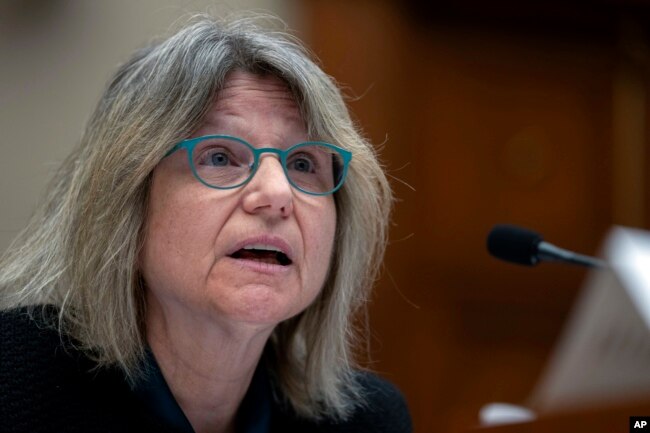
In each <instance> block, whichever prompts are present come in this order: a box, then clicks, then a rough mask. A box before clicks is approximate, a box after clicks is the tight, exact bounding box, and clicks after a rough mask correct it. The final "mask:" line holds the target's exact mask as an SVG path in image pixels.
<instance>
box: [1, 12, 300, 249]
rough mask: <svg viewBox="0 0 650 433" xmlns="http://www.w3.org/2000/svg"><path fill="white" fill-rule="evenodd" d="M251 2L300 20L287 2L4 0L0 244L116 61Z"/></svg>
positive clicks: (23, 216)
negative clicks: (205, 15) (187, 19)
mask: <svg viewBox="0 0 650 433" xmlns="http://www.w3.org/2000/svg"><path fill="white" fill-rule="evenodd" d="M250 9H254V10H260V11H266V12H272V13H274V14H277V15H279V16H281V17H282V18H283V19H284V20H285V21H286V22H287V23H288V24H289V25H290V26H292V27H296V25H295V21H296V17H295V11H296V7H295V6H293V7H292V6H291V5H289V3H288V1H287V0H239V1H237V0H225V1H218V2H217V1H209V0H133V1H132V0H98V1H85V0H0V59H2V60H1V61H0V131H2V138H1V139H0V140H1V144H0V146H1V148H2V151H3V155H2V158H0V251H4V250H5V249H6V247H7V246H8V245H9V243H10V242H11V240H12V239H13V238H14V237H15V235H16V234H17V232H18V230H20V229H21V228H22V227H23V226H24V225H25V222H26V220H27V218H28V217H29V216H30V215H31V212H32V210H33V208H34V206H35V204H36V202H37V200H38V198H39V197H40V195H41V194H42V192H43V188H44V186H45V184H46V183H47V180H48V179H49V178H50V177H51V175H52V172H53V170H54V169H55V168H56V167H57V166H58V164H59V163H60V162H61V161H62V160H63V158H65V156H66V155H67V154H68V153H69V151H70V149H71V148H72V146H74V144H75V143H76V142H77V140H78V139H79V137H80V135H81V132H82V129H83V126H84V122H85V121H86V119H87V118H88V117H89V116H90V113H91V111H92V110H93V109H94V107H95V104H96V102H97V100H98V99H99V96H100V94H101V93H102V91H103V90H104V87H105V85H106V83H107V81H108V79H109V78H110V77H111V75H112V74H113V72H114V71H115V70H116V69H117V67H118V65H119V64H121V63H122V62H124V61H125V60H126V59H127V58H128V57H129V56H130V55H131V53H132V52H133V51H134V50H135V49H137V48H139V47H142V46H144V45H146V44H147V43H148V42H149V41H151V40H153V39H154V38H155V37H156V36H159V35H164V34H167V33H168V31H169V29H171V28H172V26H173V25H174V23H177V22H179V20H180V21H181V22H182V19H181V18H182V17H183V16H185V15H186V14H189V13H196V12H205V11H213V12H215V13H228V12H235V11H238V10H250Z"/></svg>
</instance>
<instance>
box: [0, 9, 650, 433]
mask: <svg viewBox="0 0 650 433" xmlns="http://www.w3.org/2000/svg"><path fill="white" fill-rule="evenodd" d="M231 3H233V2H231ZM19 4H20V6H18V5H19ZM161 4H164V5H165V6H160V5H161ZM211 4H212V2H206V1H204V2H198V1H193V2H191V1H185V2H183V1H176V2H173V1H165V2H157V3H156V2H152V1H148V2H147V1H135V2H126V1H122V0H120V1H116V2H107V1H105V2H96V3H93V5H95V6H90V3H85V2H80V1H58V2H57V1H51V2H46V1H34V0H29V1H24V2H12V1H7V0H0V54H2V57H3V59H4V60H3V62H2V67H0V78H3V80H1V81H2V82H3V83H2V84H0V126H1V127H2V128H1V129H2V130H3V131H4V132H3V133H4V135H5V139H4V140H3V142H2V144H1V145H0V146H1V148H2V149H3V152H6V155H7V154H9V155H11V157H7V158H3V160H2V161H0V169H1V170H0V171H1V172H2V179H3V181H2V182H0V202H2V203H4V204H3V205H2V207H3V209H2V217H1V218H2V220H1V221H0V222H1V225H0V249H4V248H6V246H7V245H8V243H9V240H10V239H11V238H12V237H13V236H14V235H15V233H16V232H17V230H18V229H19V228H20V227H21V226H22V225H23V224H24V222H25V219H26V217H27V216H28V215H29V213H30V212H31V209H32V207H33V204H34V203H35V202H36V198H37V197H38V193H39V191H41V190H42V187H43V185H44V183H45V181H46V180H47V178H48V177H49V175H50V171H51V168H52V167H54V166H56V164H57V163H58V162H59V161H60V160H61V158H62V157H63V156H64V155H65V154H66V153H67V152H68V150H69V148H70V147H71V146H72V145H73V144H74V141H75V140H76V138H77V137H78V136H79V133H80V130H81V127H82V125H83V121H84V120H85V119H86V118H87V116H88V113H89V111H90V109H91V108H92V106H93V104H94V102H95V101H96V100H97V98H98V95H99V94H100V92H101V90H102V88H103V85H104V83H105V81H106V80H107V79H108V77H109V76H110V73H111V72H112V71H113V70H114V68H115V66H116V65H117V64H118V63H119V61H122V60H124V59H125V58H126V56H127V55H128V53H130V52H131V51H132V50H133V49H134V48H136V47H137V46H140V45H142V44H143V43H144V42H146V41H147V40H148V39H149V38H150V37H151V36H152V35H154V34H156V33H161V32H164V31H165V30H166V28H167V26H168V25H169V23H170V22H172V21H173V20H174V19H176V18H177V17H178V16H180V15H181V14H182V13H183V12H185V11H188V10H196V9H205V7H206V5H208V6H209V5H211ZM97 5H101V6H97ZM242 7H256V8H260V7H261V8H265V9H268V10H271V11H272V12H274V13H276V14H279V15H281V16H282V17H284V18H285V20H287V22H288V23H289V25H290V26H291V27H293V28H295V29H297V30H298V32H297V34H298V36H299V37H300V38H302V39H303V40H305V41H306V42H307V44H308V45H309V46H310V47H311V48H312V49H313V51H314V52H315V53H316V55H317V56H318V57H320V59H321V60H322V63H323V66H324V69H325V70H326V71H327V72H328V73H329V74H331V75H333V76H334V77H335V78H336V79H337V80H338V81H339V83H340V84H341V85H343V86H344V88H345V91H346V93H347V95H348V96H349V97H350V99H349V103H350V107H351V109H352V111H353V112H354V115H355V118H356V119H357V120H358V122H359V124H360V125H362V127H363V128H364V129H365V131H366V132H367V135H368V137H369V138H370V139H371V140H372V141H373V142H374V143H376V144H377V145H378V147H379V148H380V149H381V155H382V159H383V161H384V163H385V164H386V168H387V170H388V172H389V174H390V176H391V179H392V184H393V187H394V190H395V192H396V195H397V197H398V198H399V201H398V202H397V204H396V208H395V213H394V216H393V225H392V228H391V236H390V239H391V241H390V245H389V248H388V253H387V259H386V262H385V267H384V271H383V273H382V277H381V279H380V281H379V282H378V286H377V290H376V292H375V295H374V298H373V303H372V306H371V311H370V318H371V327H372V330H373V337H372V341H371V354H370V357H369V359H366V360H365V361H364V362H366V363H367V365H368V366H369V367H370V368H372V369H374V370H375V371H377V372H379V373H380V374H382V375H384V376H385V377H387V378H388V379H390V380H392V381H393V382H395V383H396V384H397V385H398V386H399V387H400V388H401V389H402V390H403V392H404V394H405V396H406V398H407V400H408V402H409V405H410V408H411V411H412V415H413V419H414V423H415V428H416V432H421V433H423V432H431V431H436V432H443V433H444V432H453V431H460V430H463V429H465V428H467V427H470V426H472V425H475V424H476V423H477V414H478V411H479V409H480V407H481V406H483V405H484V404H485V403H488V402H494V401H499V402H511V403H517V404H526V399H527V397H528V395H529V394H530V393H531V391H532V389H533V387H534V385H535V383H536V382H537V380H538V376H539V375H540V373H541V372H542V371H543V368H544V366H545V365H546V362H547V360H548V357H549V355H550V353H551V351H552V349H553V346H554V344H555V342H556V341H557V338H558V336H559V335H560V332H561V330H562V327H563V325H564V324H565V320H566V318H567V317H568V314H569V312H570V309H571V306H572V304H573V302H574V300H575V298H576V296H577V294H578V293H579V290H580V288H581V287H582V285H583V281H584V279H585V276H586V271H584V270H582V269H577V268H572V267H568V266H563V265H541V266H539V267H536V268H530V269H528V268H521V267H516V266H514V265H509V264H506V263H502V262H498V261H496V260H495V259H493V258H490V257H489V256H488V255H487V253H486V251H485V237H486V235H487V233H488V231H489V230H490V228H491V227H492V226H493V225H494V224H496V223H504V222H508V223H516V224H519V225H524V226H528V227H531V228H533V229H535V230H537V231H539V232H541V233H543V234H544V235H545V237H546V239H547V240H549V241H551V242H554V243H557V244H559V245H562V246H564V247H567V248H570V249H573V250H577V251H580V252H583V253H588V254H597V253H598V250H599V245H600V242H601V241H602V239H603V237H604V236H605V234H606V232H607V230H608V229H609V228H610V227H611V226H612V225H613V224H620V225H626V226H632V227H640V228H647V227H648V226H649V224H650V209H649V206H650V200H649V197H648V195H649V194H650V191H649V190H648V188H647V187H646V184H647V178H648V168H649V166H648V162H649V154H648V151H647V148H648V132H647V126H646V125H647V124H648V120H649V117H648V116H649V114H648V110H647V87H648V72H649V65H650V50H649V48H648V43H649V35H648V30H649V28H648V24H650V4H649V3H648V2H647V1H631V0H629V1H628V0H625V1H623V0H622V1H541V0H536V1H525V2H515V1H498V0H497V1H491V2H483V1H478V0H476V1H468V0H459V1H436V2H430V1H425V0H354V1H345V0H277V1H271V0H269V1H258V2H256V1H250V2H247V3H246V4H244V5H242V4H239V5H238V6H237V7H236V8H242ZM233 8H235V7H234V6H229V7H226V10H230V9H233ZM39 50H40V51H39ZM75 104H76V105H75ZM63 108H69V109H68V110H66V111H63V110H62V109H63ZM60 110H61V112H62V113H63V114H61V113H58V111H60ZM61 116H63V117H61ZM20 121H22V122H23V123H22V124H19V123H17V122H20ZM17 161H24V164H23V163H17ZM34 179H35V181H34Z"/></svg>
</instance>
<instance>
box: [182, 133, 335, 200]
mask: <svg viewBox="0 0 650 433" xmlns="http://www.w3.org/2000/svg"><path fill="white" fill-rule="evenodd" d="M254 163H255V155H254V153H253V151H252V149H251V148H250V147H248V146H247V145H245V144H244V143H242V142H239V141H237V140H235V139H231V138H226V137H218V138H208V139H205V140H202V141H200V142H199V143H197V145H196V147H195V148H194V151H193V152H192V164H193V165H194V169H195V171H196V174H197V175H198V176H199V177H200V178H201V180H202V181H203V182H205V183H207V184H209V185H212V186H215V187H218V188H228V187H234V186H237V185H241V184H242V183H244V182H246V181H247V180H248V178H249V177H250V175H251V173H252V171H253V168H254V167H253V166H254ZM342 169H343V157H342V156H341V155H340V154H339V153H338V152H337V151H336V150H334V149H331V148H329V147H327V146H323V145H319V144H311V143H309V144H303V145H299V146H295V147H294V148H292V149H291V152H290V153H289V154H288V155H287V156H286V161H285V164H284V170H285V173H286V175H287V177H288V179H289V181H290V182H291V183H292V184H293V185H294V186H296V187H298V188H299V189H302V190H304V191H307V192H312V193H317V194H320V193H327V192H329V191H332V190H333V189H334V188H336V187H337V186H338V185H339V183H340V182H341V176H342V171H343V170H342Z"/></svg>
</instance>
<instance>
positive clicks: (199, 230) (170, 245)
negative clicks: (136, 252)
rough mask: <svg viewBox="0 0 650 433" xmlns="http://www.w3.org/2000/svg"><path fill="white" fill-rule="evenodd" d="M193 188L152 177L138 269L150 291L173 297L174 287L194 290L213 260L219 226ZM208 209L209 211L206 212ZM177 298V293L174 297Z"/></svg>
mask: <svg viewBox="0 0 650 433" xmlns="http://www.w3.org/2000/svg"><path fill="white" fill-rule="evenodd" d="M207 201H208V200H207V199H206V197H203V196H201V195H200V194H198V193H197V192H196V191H195V188H194V186H193V185H189V186H185V185H183V184H182V183H181V184H180V185H173V184H170V183H167V182H164V179H161V178H156V177H154V180H153V182H152V187H151V191H150V198H149V210H148V213H147V227H146V236H145V240H144V246H143V251H142V255H141V260H140V264H141V270H142V273H143V276H144V278H145V281H146V283H147V285H148V286H149V288H150V289H151V290H155V291H158V292H165V293H167V294H170V295H173V293H174V292H178V290H177V289H176V290H174V288H178V287H183V288H185V290H183V293H188V292H187V291H186V290H187V288H190V287H197V283H198V282H199V281H200V279H201V278H205V276H206V275H207V272H208V271H209V269H210V266H211V264H212V261H213V260H214V239H215V236H216V234H217V233H218V231H219V230H218V228H219V226H220V225H223V222H222V221H221V220H220V218H221V215H219V214H218V213H215V212H214V207H210V206H208V203H207ZM208 210H210V212H208ZM177 295H179V294H177Z"/></svg>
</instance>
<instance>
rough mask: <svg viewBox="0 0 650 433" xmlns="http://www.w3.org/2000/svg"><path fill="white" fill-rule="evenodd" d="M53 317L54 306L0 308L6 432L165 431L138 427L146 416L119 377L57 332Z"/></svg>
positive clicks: (0, 401)
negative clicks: (103, 367) (0, 309)
mask: <svg viewBox="0 0 650 433" xmlns="http://www.w3.org/2000/svg"><path fill="white" fill-rule="evenodd" d="M57 317H58V310H57V309H56V308H54V307H41V306H38V307H28V308H19V309H13V310H4V311H0V420H2V424H3V426H4V425H7V426H11V427H10V428H9V430H6V431H8V432H11V433H14V432H15V433H18V432H20V433H24V432H30V433H46V432H62V431H65V432H80V433H81V432H83V433H92V432H120V433H123V432H136V431H137V432H141V431H157V432H160V431H164V430H163V429H158V428H156V429H153V428H144V427H143V428H141V427H142V426H147V427H148V426H149V425H150V420H149V419H148V418H145V416H144V415H142V414H141V413H140V412H141V411H138V406H137V404H136V401H135V400H134V398H133V397H132V395H131V392H130V389H129V387H128V384H127V382H126V381H125V379H124V377H123V375H121V374H120V372H119V371H115V370H114V369H101V370H100V369H98V368H96V367H97V366H96V364H95V363H94V362H93V361H92V360H91V359H89V358H88V357H87V356H86V355H85V354H84V353H82V352H81V351H79V350H77V349H76V348H75V345H74V342H73V341H72V340H71V339H70V338H68V337H66V336H65V335H61V334H60V333H59V330H58V323H57V322H58V321H57ZM156 427H157V426H156ZM0 430H2V431H3V432H4V431H5V430H3V429H2V428H0Z"/></svg>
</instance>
